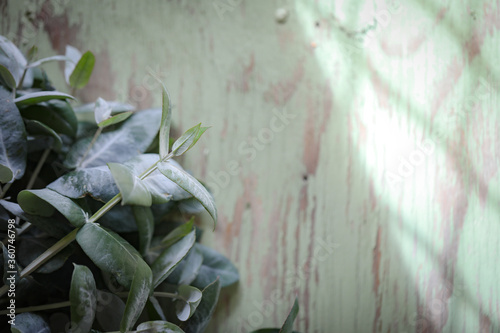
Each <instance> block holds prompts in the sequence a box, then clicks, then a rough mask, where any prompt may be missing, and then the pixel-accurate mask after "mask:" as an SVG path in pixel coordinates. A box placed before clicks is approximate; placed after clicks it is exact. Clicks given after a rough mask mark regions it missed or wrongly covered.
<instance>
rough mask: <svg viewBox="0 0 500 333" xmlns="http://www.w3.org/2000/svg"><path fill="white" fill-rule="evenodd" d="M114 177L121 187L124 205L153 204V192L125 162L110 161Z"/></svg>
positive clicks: (109, 165)
mask: <svg viewBox="0 0 500 333" xmlns="http://www.w3.org/2000/svg"><path fill="white" fill-rule="evenodd" d="M108 167H109V169H110V170H111V174H112V175H113V179H114V180H115V183H116V185H117V186H118V188H119V189H120V193H121V195H122V206H123V205H129V204H130V205H138V206H147V207H149V206H151V204H152V201H151V194H150V193H149V191H148V189H147V188H146V186H145V185H144V184H143V182H142V180H141V179H139V177H137V176H135V175H134V174H133V173H132V171H131V170H130V169H129V168H128V167H126V166H125V165H123V164H119V163H108Z"/></svg>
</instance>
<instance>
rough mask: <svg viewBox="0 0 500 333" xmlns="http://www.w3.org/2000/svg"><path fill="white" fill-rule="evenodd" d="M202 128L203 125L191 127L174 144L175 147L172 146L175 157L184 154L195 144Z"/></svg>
mask: <svg viewBox="0 0 500 333" xmlns="http://www.w3.org/2000/svg"><path fill="white" fill-rule="evenodd" d="M200 126H201V123H200V124H198V125H196V126H194V127H191V128H190V129H188V130H187V131H186V132H184V134H182V135H181V137H180V138H178V139H177V140H176V141H175V142H174V145H173V146H172V154H174V156H180V155H182V154H184V153H185V152H186V151H187V150H188V149H189V148H190V147H191V144H192V143H193V142H194V139H195V138H196V136H197V135H198V132H199V131H200Z"/></svg>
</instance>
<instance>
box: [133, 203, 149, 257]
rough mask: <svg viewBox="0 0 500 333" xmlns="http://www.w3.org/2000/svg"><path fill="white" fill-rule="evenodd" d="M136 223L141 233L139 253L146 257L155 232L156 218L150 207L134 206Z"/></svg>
mask: <svg viewBox="0 0 500 333" xmlns="http://www.w3.org/2000/svg"><path fill="white" fill-rule="evenodd" d="M132 212H133V214H134V218H135V222H136V223H137V229H138V231H139V252H140V253H141V254H142V255H143V256H145V255H146V254H147V253H148V250H149V247H150V245H151V239H152V238H153V233H154V230H155V218H154V216H153V211H152V210H151V208H150V207H140V206H132Z"/></svg>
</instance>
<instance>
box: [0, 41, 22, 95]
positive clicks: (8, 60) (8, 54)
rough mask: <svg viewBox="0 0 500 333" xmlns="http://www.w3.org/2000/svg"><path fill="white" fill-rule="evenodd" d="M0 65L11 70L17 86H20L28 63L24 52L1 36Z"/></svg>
mask: <svg viewBox="0 0 500 333" xmlns="http://www.w3.org/2000/svg"><path fill="white" fill-rule="evenodd" d="M0 65H3V66H4V67H5V68H7V69H8V70H9V72H10V73H11V74H12V76H13V77H14V79H15V82H16V83H15V86H18V85H19V81H20V80H21V76H22V75H23V71H24V68H25V67H26V65H27V61H26V58H25V57H24V56H23V54H22V52H21V51H19V49H18V48H17V47H16V46H15V45H14V44H13V43H12V42H11V41H10V40H8V39H7V38H5V37H4V36H0Z"/></svg>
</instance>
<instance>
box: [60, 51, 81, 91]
mask: <svg viewBox="0 0 500 333" xmlns="http://www.w3.org/2000/svg"><path fill="white" fill-rule="evenodd" d="M65 56H66V58H68V59H69V60H68V61H66V63H65V64H64V79H65V80H66V83H67V84H69V78H70V76H71V74H72V73H73V71H74V70H75V67H76V64H77V63H78V61H79V60H80V59H81V57H82V53H81V52H80V51H79V50H78V49H77V48H76V47H73V46H71V45H66V55H65Z"/></svg>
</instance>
